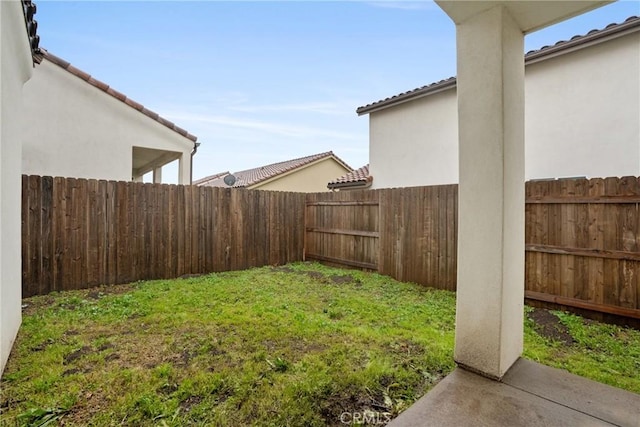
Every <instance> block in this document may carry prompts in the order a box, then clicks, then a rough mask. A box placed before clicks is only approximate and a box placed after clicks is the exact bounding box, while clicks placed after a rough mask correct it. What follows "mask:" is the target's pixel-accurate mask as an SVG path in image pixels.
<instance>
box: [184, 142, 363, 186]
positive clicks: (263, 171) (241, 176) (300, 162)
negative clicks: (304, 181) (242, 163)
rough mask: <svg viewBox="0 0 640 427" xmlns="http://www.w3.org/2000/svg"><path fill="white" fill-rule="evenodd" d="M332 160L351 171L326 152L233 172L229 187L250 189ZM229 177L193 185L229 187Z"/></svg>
mask: <svg viewBox="0 0 640 427" xmlns="http://www.w3.org/2000/svg"><path fill="white" fill-rule="evenodd" d="M328 158H333V159H334V160H335V161H337V162H338V163H340V164H341V165H342V166H344V167H345V168H346V169H348V170H353V168H351V167H350V166H349V165H348V164H346V163H345V162H344V161H342V160H341V159H340V158H339V157H338V156H336V155H335V154H333V151H327V152H326V153H320V154H314V155H312V156H306V157H300V158H299V159H293V160H286V161H284V162H278V163H272V164H270V165H266V166H261V167H258V168H253V169H247V170H243V171H240V172H234V173H233V176H235V177H236V182H235V184H233V185H232V186H231V187H233V188H241V187H251V186H254V185H256V184H259V183H261V182H264V181H267V180H270V179H272V178H275V177H277V176H279V175H283V174H285V173H288V172H291V171H294V170H296V169H300V168H303V167H306V166H308V165H310V164H312V163H315V162H317V161H320V160H324V159H328ZM227 175H229V172H223V173H219V174H216V175H211V176H207V177H204V178H201V179H199V180H197V181H195V182H194V183H193V185H203V186H210V187H229V186H228V185H227V184H225V182H224V177H225V176H227Z"/></svg>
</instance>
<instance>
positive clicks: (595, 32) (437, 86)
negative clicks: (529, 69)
mask: <svg viewBox="0 0 640 427" xmlns="http://www.w3.org/2000/svg"><path fill="white" fill-rule="evenodd" d="M635 27H638V28H640V17H638V16H635V15H634V16H630V17H628V18H627V19H625V20H624V21H623V22H621V23H615V22H614V23H611V24H608V25H607V26H606V27H604V28H602V29H592V30H590V31H588V32H587V33H586V34H582V35H575V36H573V37H571V38H570V39H569V40H560V41H558V42H556V43H554V44H553V45H548V46H543V47H541V48H540V49H535V50H530V51H529V52H527V53H526V54H524V60H525V64H526V63H527V62H531V61H533V60H535V59H539V58H541V57H545V56H547V55H551V54H553V53H556V52H562V51H564V50H567V49H570V48H572V47H575V46H579V45H581V44H585V43H588V42H590V41H593V40H598V39H602V38H605V37H608V36H612V35H615V34H617V33H620V32H622V31H625V30H627V29H629V28H635ZM456 83H457V79H456V77H455V76H454V77H449V78H448V79H444V80H440V81H438V82H434V83H430V84H427V85H425V86H421V87H418V88H415V89H412V90H408V91H406V92H402V93H399V94H397V95H393V96H390V97H387V98H384V99H381V100H379V101H375V102H372V103H369V104H366V105H364V106H362V107H358V108H357V109H356V113H358V114H360V115H361V114H366V113H369V112H371V110H373V109H376V108H381V107H384V106H389V105H393V104H396V103H398V102H402V101H408V100H410V99H413V98H414V97H416V96H419V95H427V94H431V93H436V92H440V91H443V90H446V89H449V88H452V87H455V86H456Z"/></svg>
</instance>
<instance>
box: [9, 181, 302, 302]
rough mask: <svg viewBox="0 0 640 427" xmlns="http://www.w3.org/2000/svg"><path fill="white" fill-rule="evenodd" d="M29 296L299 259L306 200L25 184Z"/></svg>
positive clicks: (197, 190)
mask: <svg viewBox="0 0 640 427" xmlns="http://www.w3.org/2000/svg"><path fill="white" fill-rule="evenodd" d="M22 188H23V198H22V204H23V205H22V263H23V269H22V270H23V277H22V283H23V296H25V297H28V296H31V295H40V294H45V293H48V292H51V291H61V290H68V289H78V288H86V287H91V286H95V285H98V284H116V283H127V282H132V281H136V280H142V279H157V278H175V277H180V276H183V275H187V274H200V273H208V272H215V271H226V270H238V269H245V268H249V267H254V266H262V265H268V264H284V263H287V262H291V261H298V260H301V259H302V253H303V240H304V231H303V224H304V195H303V194H297V193H283V192H267V191H248V190H236V189H234V190H232V189H221V188H211V187H195V186H176V185H160V184H142V183H132V182H113V181H96V180H85V179H71V178H68V179H65V178H51V177H39V176H23V178H22Z"/></svg>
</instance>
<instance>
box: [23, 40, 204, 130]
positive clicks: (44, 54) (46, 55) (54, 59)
mask: <svg viewBox="0 0 640 427" xmlns="http://www.w3.org/2000/svg"><path fill="white" fill-rule="evenodd" d="M43 59H46V60H47V61H49V62H51V63H52V64H55V65H57V66H59V67H60V68H63V69H65V70H67V71H68V72H70V73H71V74H73V75H74V76H76V77H79V78H81V79H82V80H84V81H86V82H87V83H89V84H90V85H92V86H94V87H95V88H97V89H100V90H101V91H103V92H105V93H107V94H109V95H110V96H112V97H114V98H116V99H117V100H119V101H121V102H124V103H125V104H127V105H128V106H130V107H131V108H134V109H136V110H138V111H140V112H141V113H142V114H144V115H145V116H147V117H149V118H151V119H153V120H155V121H157V122H158V123H160V124H162V125H163V126H166V127H168V128H169V129H171V130H173V131H174V132H177V133H178V134H180V135H182V136H184V137H185V138H187V139H190V140H191V141H193V142H196V141H197V140H198V138H197V137H196V136H194V135H191V134H190V133H189V132H187V131H186V130H184V129H182V128H181V127H178V126H176V125H175V124H174V123H173V122H172V121H170V120H166V119H164V118H162V117H160V115H159V114H158V113H156V112H155V111H152V110H149V109H148V108H146V107H145V106H144V105H142V104H140V103H138V102H136V101H134V100H133V99H130V98H128V97H127V96H126V95H125V94H123V93H121V92H118V91H117V90H115V89H113V88H111V87H110V86H109V85H108V84H106V83H104V82H102V81H100V80H98V79H95V78H93V77H91V75H90V74H87V73H85V72H84V71H82V70H80V69H78V68H76V67H74V66H73V65H71V64H70V63H69V62H67V61H65V60H64V59H62V58H60V57H58V56H55V55H54V54H52V53H50V52H48V51H47V50H45V49H40V50H39V51H38V52H37V54H36V55H35V60H36V62H37V63H40V62H42V60H43Z"/></svg>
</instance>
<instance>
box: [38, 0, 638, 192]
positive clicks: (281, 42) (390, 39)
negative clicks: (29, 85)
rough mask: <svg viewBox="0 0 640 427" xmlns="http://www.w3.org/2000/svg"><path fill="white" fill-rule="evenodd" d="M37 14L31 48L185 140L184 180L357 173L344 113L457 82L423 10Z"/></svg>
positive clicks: (270, 8)
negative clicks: (187, 166) (295, 167)
mask: <svg viewBox="0 0 640 427" xmlns="http://www.w3.org/2000/svg"><path fill="white" fill-rule="evenodd" d="M541 3H543V2H541ZM37 6H38V13H37V15H36V19H37V20H38V33H39V34H40V38H41V42H40V44H41V46H42V47H44V48H46V49H48V50H49V51H50V52H51V53H53V54H55V55H57V56H60V57H62V58H64V59H65V60H67V61H69V62H71V63H72V64H73V65H75V66H76V67H78V68H80V69H82V70H83V71H86V72H88V73H89V74H91V75H93V76H94V77H96V78H97V79H99V80H102V81H104V82H106V83H107V84H109V85H110V86H112V87H113V88H114V89H116V90H118V91H120V92H123V93H125V94H126V95H127V96H129V97H130V98H132V99H134V100H135V101H137V102H140V103H142V104H144V105H145V106H146V107H147V108H150V109H152V110H154V111H156V112H157V113H159V114H160V115H161V116H163V117H166V118H168V119H170V120H172V121H174V122H175V123H176V124H177V125H179V126H181V127H183V128H185V129H187V130H188V131H189V132H191V133H192V134H194V135H196V136H198V142H200V143H201V146H200V148H199V151H198V154H197V155H196V157H195V158H194V171H193V176H194V178H200V177H203V176H206V175H209V174H213V173H216V172H222V171H226V170H229V171H232V172H233V171H239V170H242V169H248V168H252V167H257V166H261V165H264V164H268V163H273V162H277V161H282V160H288V159H292V158H296V157H302V156H306V155H310V154H315V153H320V152H324V151H329V150H333V152H334V153H336V154H337V155H338V156H339V157H341V158H342V159H343V160H345V161H346V162H347V163H349V164H350V165H351V166H352V167H356V168H357V167H360V166H362V165H364V164H366V163H367V162H368V118H367V116H363V117H358V116H357V115H356V113H355V110H356V108H357V107H359V106H362V105H365V104H368V103H370V102H374V101H377V100H379V99H383V98H386V97H389V96H392V95H395V94H397V93H400V92H404V91H407V90H410V89H413V88H416V87H419V86H422V85H425V84H429V83H431V82H434V81H437V80H441V79H443V78H448V77H450V76H453V75H455V73H456V71H455V67H456V64H455V27H454V25H453V23H452V22H451V21H450V20H449V18H448V17H447V16H446V15H445V14H444V13H443V12H442V11H441V10H440V8H439V7H438V6H437V5H435V3H432V2H430V1H415V0H414V1H410V0H407V1H384V2H373V1H322V2H306V1H280V2H266V1H260V2H245V1H233V2H222V1H208V2H207V1H200V2H186V1H161V2H148V1H136V2H120V1H96V2H89V1H78V2H61V1H47V0H40V1H38V2H37ZM541 7H542V6H541ZM632 15H640V2H639V1H637V0H633V1H631V0H627V1H619V2H617V3H614V4H611V5H608V6H605V7H602V8H600V9H597V10H595V11H592V12H589V13H587V14H584V15H581V16H579V17H576V18H574V19H572V20H569V21H566V22H564V23H561V24H557V25H555V26H553V27H549V28H547V29H543V30H540V31H538V32H536V33H533V34H530V35H528V36H527V37H526V39H525V48H526V49H525V50H527V51H528V50H532V49H538V48H540V47H542V46H544V45H548V44H553V43H555V42H557V41H559V40H566V39H568V38H571V37H572V36H574V35H576V34H585V33H586V32H588V31H589V30H591V29H594V28H603V27H605V26H606V25H607V24H609V23H612V22H622V21H624V19H626V18H627V17H629V16H632ZM176 174H177V172H176V169H175V168H173V167H168V168H167V170H165V171H164V176H165V178H169V180H172V181H175V176H176Z"/></svg>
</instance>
